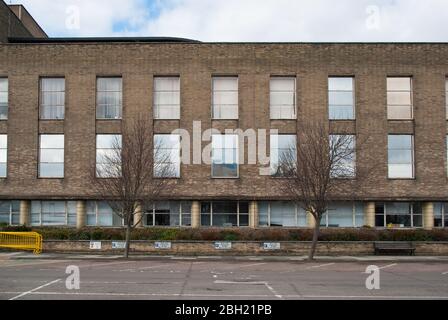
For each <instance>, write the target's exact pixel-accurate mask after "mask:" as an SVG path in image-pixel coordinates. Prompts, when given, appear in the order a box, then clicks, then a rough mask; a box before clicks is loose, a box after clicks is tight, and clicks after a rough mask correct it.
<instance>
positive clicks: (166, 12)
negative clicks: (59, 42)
mask: <svg viewBox="0 0 448 320" xmlns="http://www.w3.org/2000/svg"><path fill="white" fill-rule="evenodd" d="M6 2H7V3H20V4H23V5H25V6H26V8H27V9H28V11H29V12H30V13H31V14H32V15H33V16H34V18H35V19H36V20H37V21H38V22H39V23H40V25H41V26H42V27H43V28H44V30H45V31H46V32H47V33H48V34H49V35H50V36H52V37H71V36H85V37H91V36H98V37H106V36H171V37H183V38H192V39H196V40H201V41H254V42H262V41H267V42H276V41H278V42H283V41H291V42H301V41H303V42H306V41H309V42H322V41H335V42H339V41H341V42H342V41H360V42H368V41H410V42H412V41H416V42H420V41H422V42H430V41H442V42H448V31H447V30H448V26H447V24H448V0H6Z"/></svg>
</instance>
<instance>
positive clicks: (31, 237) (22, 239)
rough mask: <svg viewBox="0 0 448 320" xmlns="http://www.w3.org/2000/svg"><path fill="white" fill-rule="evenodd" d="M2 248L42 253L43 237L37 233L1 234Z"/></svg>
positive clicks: (0, 243) (0, 245)
mask: <svg viewBox="0 0 448 320" xmlns="http://www.w3.org/2000/svg"><path fill="white" fill-rule="evenodd" d="M0 248H9V249H17V250H32V251H33V252H34V253H35V254H40V253H41V252H42V236H41V235H40V234H38V233H37V232H0Z"/></svg>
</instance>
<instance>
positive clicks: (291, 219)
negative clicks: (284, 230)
mask: <svg viewBox="0 0 448 320" xmlns="http://www.w3.org/2000/svg"><path fill="white" fill-rule="evenodd" d="M258 219H259V220H258V224H259V226H260V227H306V226H307V221H306V214H305V211H304V210H303V208H301V207H300V206H298V205H297V204H295V203H294V202H290V201H260V202H259V203H258Z"/></svg>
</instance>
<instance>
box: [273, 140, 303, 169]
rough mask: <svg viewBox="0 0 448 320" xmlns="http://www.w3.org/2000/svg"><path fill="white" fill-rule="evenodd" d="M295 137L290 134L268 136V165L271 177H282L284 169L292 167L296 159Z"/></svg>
mask: <svg viewBox="0 0 448 320" xmlns="http://www.w3.org/2000/svg"><path fill="white" fill-rule="evenodd" d="M296 144H297V136H296V135H290V134H271V136H270V163H271V175H272V176H274V177H284V176H285V175H286V174H287V173H285V170H284V169H285V168H284V166H282V163H285V164H286V165H287V166H288V165H292V164H293V163H294V162H295V160H296V158H297V145H296Z"/></svg>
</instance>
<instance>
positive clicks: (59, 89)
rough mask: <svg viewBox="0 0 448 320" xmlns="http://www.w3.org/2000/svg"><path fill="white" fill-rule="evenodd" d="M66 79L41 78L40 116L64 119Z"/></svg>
mask: <svg viewBox="0 0 448 320" xmlns="http://www.w3.org/2000/svg"><path fill="white" fill-rule="evenodd" d="M64 109H65V79H64V78H41V79H40V118H41V119H64Z"/></svg>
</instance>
